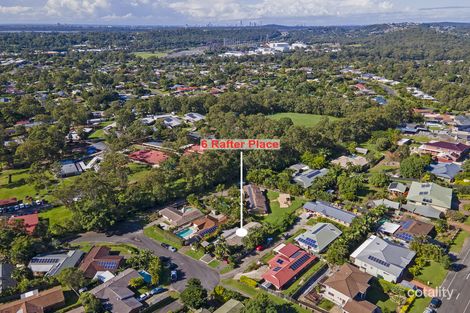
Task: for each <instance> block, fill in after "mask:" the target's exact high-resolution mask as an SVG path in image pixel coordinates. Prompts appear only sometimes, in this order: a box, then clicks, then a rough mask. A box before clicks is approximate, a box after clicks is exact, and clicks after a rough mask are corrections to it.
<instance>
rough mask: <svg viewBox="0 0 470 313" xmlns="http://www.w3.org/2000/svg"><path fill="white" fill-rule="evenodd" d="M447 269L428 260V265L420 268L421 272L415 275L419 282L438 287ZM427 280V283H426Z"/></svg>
mask: <svg viewBox="0 0 470 313" xmlns="http://www.w3.org/2000/svg"><path fill="white" fill-rule="evenodd" d="M446 275H447V270H446V269H445V268H444V267H443V266H442V265H441V264H439V263H437V262H434V261H430V262H429V265H428V266H426V267H424V268H423V269H422V270H421V273H420V274H419V275H418V276H416V277H415V279H417V280H419V281H420V282H422V283H424V284H426V285H428V286H431V287H438V286H440V285H441V284H442V282H443V281H444V279H445V278H446ZM428 282H429V284H428Z"/></svg>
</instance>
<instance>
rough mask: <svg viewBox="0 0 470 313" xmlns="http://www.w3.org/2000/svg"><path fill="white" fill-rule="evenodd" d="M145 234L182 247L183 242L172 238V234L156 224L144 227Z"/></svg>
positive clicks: (178, 247)
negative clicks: (166, 232)
mask: <svg viewBox="0 0 470 313" xmlns="http://www.w3.org/2000/svg"><path fill="white" fill-rule="evenodd" d="M144 235H145V236H147V237H149V238H152V239H153V240H156V241H158V242H163V243H166V244H169V245H172V246H173V247H175V248H177V249H180V248H181V247H182V245H181V242H179V241H177V240H176V239H172V238H170V234H165V231H164V230H163V229H160V228H158V227H156V226H150V227H147V228H144Z"/></svg>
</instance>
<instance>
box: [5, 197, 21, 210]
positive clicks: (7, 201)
mask: <svg viewBox="0 0 470 313" xmlns="http://www.w3.org/2000/svg"><path fill="white" fill-rule="evenodd" d="M19 203H20V201H18V199H16V198H8V199H0V208H6V207H10V206H14V205H17V204H19Z"/></svg>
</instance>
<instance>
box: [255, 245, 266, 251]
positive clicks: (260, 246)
mask: <svg viewBox="0 0 470 313" xmlns="http://www.w3.org/2000/svg"><path fill="white" fill-rule="evenodd" d="M263 250H264V247H263V246H262V245H259V246H257V247H256V251H263Z"/></svg>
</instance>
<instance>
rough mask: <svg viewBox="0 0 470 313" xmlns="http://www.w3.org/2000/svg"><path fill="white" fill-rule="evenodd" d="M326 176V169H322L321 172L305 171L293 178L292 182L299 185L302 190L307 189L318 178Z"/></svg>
mask: <svg viewBox="0 0 470 313" xmlns="http://www.w3.org/2000/svg"><path fill="white" fill-rule="evenodd" d="M326 174H328V169H326V168H323V169H321V170H312V169H309V170H306V171H305V172H302V173H300V174H297V175H296V176H295V177H294V181H295V182H296V183H297V184H299V185H301V186H302V187H303V188H308V187H310V186H311V185H312V184H313V181H314V180H315V179H317V178H318V177H322V176H325V175H326Z"/></svg>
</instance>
